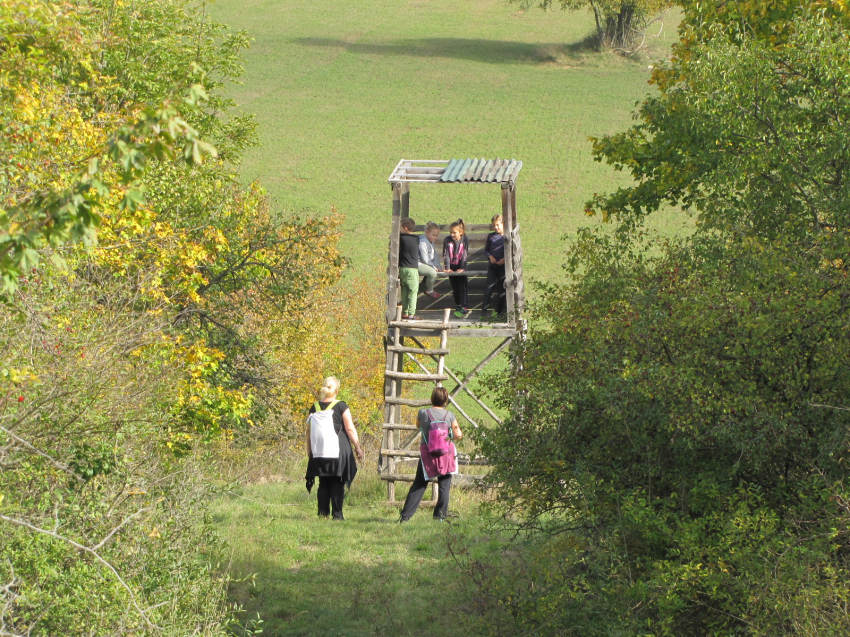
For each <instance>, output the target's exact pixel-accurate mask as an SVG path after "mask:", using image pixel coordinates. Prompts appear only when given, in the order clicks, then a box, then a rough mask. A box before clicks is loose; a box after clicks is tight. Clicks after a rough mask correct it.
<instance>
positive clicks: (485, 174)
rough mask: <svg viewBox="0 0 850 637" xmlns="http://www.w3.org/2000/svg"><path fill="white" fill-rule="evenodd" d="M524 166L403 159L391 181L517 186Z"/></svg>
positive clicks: (508, 161)
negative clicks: (510, 184)
mask: <svg viewBox="0 0 850 637" xmlns="http://www.w3.org/2000/svg"><path fill="white" fill-rule="evenodd" d="M520 170H522V162H521V161H518V160H516V159H450V160H445V159H402V160H401V161H400V162H398V165H397V166H396V167H395V170H393V172H392V174H391V175H390V177H389V179H388V181H389V182H390V183H396V182H402V181H405V182H417V183H431V184H434V183H507V182H511V183H512V182H515V181H516V178H517V176H518V175H519V171H520Z"/></svg>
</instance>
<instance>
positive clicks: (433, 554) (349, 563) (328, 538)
mask: <svg viewBox="0 0 850 637" xmlns="http://www.w3.org/2000/svg"><path fill="white" fill-rule="evenodd" d="M359 479H360V476H358V480H359ZM376 483H377V480H375V479H373V478H365V479H364V480H362V481H361V482H360V484H359V485H358V484H357V481H355V484H354V488H353V489H352V491H351V492H350V494H349V497H348V498H347V500H346V509H345V516H346V521H345V522H342V523H339V522H332V521H330V520H324V519H318V518H317V517H316V499H315V490H314V491H313V496H310V497H308V496H307V492H306V490H305V489H304V485H303V483H300V482H279V483H273V484H264V485H255V486H253V487H250V488H248V489H246V490H245V491H244V492H243V495H244V496H245V497H247V498H251V500H247V499H244V498H236V497H233V496H225V497H223V498H222V499H221V500H219V501H217V502H216V503H214V505H213V511H212V514H213V519H214V521H215V522H216V524H217V526H218V528H219V531H220V533H221V534H222V536H224V537H226V538H227V539H228V543H229V545H230V547H231V551H232V560H233V562H232V572H233V576H234V577H235V578H246V579H244V581H242V582H238V583H235V584H233V585H232V587H231V600H232V601H234V602H237V603H240V604H241V605H242V606H243V607H244V608H245V610H246V614H245V617H244V618H245V620H248V619H253V618H256V616H257V613H259V614H260V617H261V619H262V620H263V624H262V628H263V633H262V634H263V635H264V637H277V636H282V635H288V636H304V637H307V636H313V635H315V636H319V635H322V636H337V635H340V636H342V635H344V636H367V635H368V636H375V637H383V636H386V637H390V636H393V637H401V636H405V635H416V636H419V637H428V636H430V635H434V636H436V635H440V636H445V637H453V636H455V635H458V636H459V635H461V634H469V631H468V630H464V628H463V626H464V622H465V621H468V620H469V617H468V611H469V600H468V599H465V598H464V593H463V592H462V586H461V583H460V581H459V574H458V573H457V570H456V566H455V563H454V561H453V559H452V558H451V556H450V554H449V553H448V551H447V549H446V540H447V536H448V534H458V533H460V534H464V535H468V536H473V537H475V551H476V552H477V553H479V554H481V553H485V554H486V553H487V552H488V551H492V550H496V547H497V545H498V541H497V540H496V539H495V538H492V537H490V536H489V535H488V531H487V529H486V524H485V522H484V520H483V519H482V518H481V516H480V515H479V514H478V512H477V505H476V502H475V499H474V496H473V495H471V494H469V493H468V492H464V491H462V490H459V489H453V492H452V506H451V509H452V510H455V511H458V512H459V514H460V517H459V518H457V519H455V520H453V521H452V523H451V524H449V523H445V522H443V523H441V522H438V521H435V520H433V519H432V517H431V510H430V509H426V508H424V507H423V508H421V509H420V510H419V512H418V513H417V515H416V516H415V517H414V518H413V519H412V520H411V521H410V522H409V523H407V524H404V525H400V524H398V523H397V518H398V510H397V509H394V508H388V507H386V506H384V505H382V504H381V502H380V499H381V498H380V495H379V494H381V493H382V492H381V491H379V489H380V485H378V484H376ZM429 494H430V490H429ZM260 502H264V503H268V504H267V505H264V504H260ZM436 582H442V586H439V587H438V586H436V585H435V583H436Z"/></svg>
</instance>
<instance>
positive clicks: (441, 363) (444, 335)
mask: <svg viewBox="0 0 850 637" xmlns="http://www.w3.org/2000/svg"><path fill="white" fill-rule="evenodd" d="M450 313H451V308H448V307H447V308H446V309H444V310H443V323H445V324H446V325H448V323H449V314H450ZM448 339H449V331H448V330H443V331H442V332H441V333H440V349H442V350H445V349H448V348H447V347H446V344H447V343H448ZM445 366H446V357H445V355H443V354H440V357H439V360H438V361H437V375H438V376H442V375H443V368H444V367H445ZM442 386H443V382H442V381H439V382H437V387H442Z"/></svg>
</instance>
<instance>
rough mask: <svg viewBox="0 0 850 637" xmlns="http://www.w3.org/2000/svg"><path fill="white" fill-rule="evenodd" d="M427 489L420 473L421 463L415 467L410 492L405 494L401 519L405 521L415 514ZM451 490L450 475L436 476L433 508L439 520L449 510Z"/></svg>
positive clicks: (423, 477)
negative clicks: (435, 501)
mask: <svg viewBox="0 0 850 637" xmlns="http://www.w3.org/2000/svg"><path fill="white" fill-rule="evenodd" d="M427 488H428V481H427V480H425V473H424V472H423V471H422V462H421V461H420V462H419V465H418V466H417V467H416V477H415V478H413V484H412V485H410V491H408V492H407V499H406V500H405V501H404V507H402V509H401V519H402V520H403V521H405V522H406V521H407V520H409V519H410V518H412V517H413V514H414V513H416V509H418V508H419V503H420V502H422V496H423V495H425V490H426V489H427ZM451 488H452V476H451V474H449V475H446V476H437V506H436V507H434V517H435V518H436V519H441V518H444V517H446V513H448V510H449V492H450V491H451Z"/></svg>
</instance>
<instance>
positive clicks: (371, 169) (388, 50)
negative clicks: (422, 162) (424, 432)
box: [210, 0, 686, 637]
mask: <svg viewBox="0 0 850 637" xmlns="http://www.w3.org/2000/svg"><path fill="white" fill-rule="evenodd" d="M210 9H211V12H212V14H213V16H214V17H215V18H216V19H218V20H220V21H223V22H225V23H227V24H229V25H231V26H233V27H234V28H239V29H247V30H248V31H249V33H250V35H251V36H252V37H253V38H254V39H255V43H254V45H253V47H252V48H251V49H250V50H249V51H247V52H246V57H247V66H246V73H245V77H244V82H243V84H242V85H237V86H233V87H232V91H233V94H234V96H235V97H236V99H237V100H238V101H239V103H240V104H241V105H242V106H243V108H244V109H245V110H246V111H248V112H252V113H254V114H256V116H257V119H258V122H259V133H260V141H261V143H262V146H261V147H260V148H257V149H254V150H252V151H250V152H249V153H248V156H247V158H246V161H245V162H244V164H243V166H242V175H243V177H244V179H245V180H246V181H247V180H252V179H259V180H260V181H261V182H262V183H263V184H264V185H265V187H266V188H267V190H268V192H269V194H270V195H271V197H272V199H273V201H274V205H275V207H276V209H277V210H278V211H279V213H280V214H293V213H301V212H308V213H311V214H322V213H325V212H327V211H328V210H330V208H331V206H336V207H337V209H338V210H339V211H340V212H343V213H344V214H345V215H346V222H345V225H344V238H343V242H342V247H343V250H344V252H345V254H346V255H347V256H348V257H349V258H350V259H351V262H352V266H353V268H352V269H353V271H354V272H355V273H359V274H360V275H363V276H374V277H376V278H379V279H383V276H384V274H383V271H384V268H385V267H386V266H385V264H386V256H387V255H386V248H387V236H388V234H389V230H390V221H391V214H390V213H391V192H390V189H389V187H388V184H387V181H386V179H387V177H388V176H389V174H390V172H391V170H392V168H393V167H394V166H395V165H396V163H397V162H398V160H399V159H401V158H408V159H416V158H419V159H450V158H453V157H456V158H465V157H487V158H496V157H501V158H515V159H521V160H522V161H523V162H524V163H525V166H524V168H523V171H522V173H521V175H520V177H519V180H518V191H517V192H518V209H519V219H520V223H521V225H522V239H523V246H524V251H525V264H524V267H525V275H526V277H527V281H528V280H531V281H533V280H538V281H545V280H551V279H553V278H557V277H558V276H559V271H560V266H561V264H562V262H563V253H564V250H565V247H566V242H567V240H568V237H569V236H570V235H572V234H573V233H574V232H575V230H576V228H578V227H580V226H583V225H593V224H598V223H600V221H599V219H598V218H588V217H586V216H585V215H584V212H583V210H584V202H585V201H586V200H587V199H588V198H590V197H591V196H592V195H593V193H595V192H604V191H609V190H612V189H614V188H616V187H617V186H619V185H622V184H624V183H626V178H625V176H624V175H622V174H619V173H615V172H613V171H612V170H611V169H610V168H609V167H607V166H604V165H601V164H597V163H595V162H594V161H593V160H592V159H591V157H590V152H589V151H590V144H589V142H588V141H587V138H588V136H591V135H602V134H606V133H612V132H615V131H619V130H623V129H624V128H625V127H626V126H628V124H629V123H630V121H631V119H630V113H631V112H632V110H633V109H634V105H635V103H636V102H637V101H638V100H640V99H642V98H643V97H644V96H645V95H646V94H647V93H650V92H651V91H652V87H650V86H649V85H648V84H647V80H648V79H649V69H648V66H649V65H650V64H651V63H652V61H653V56H654V57H656V58H657V57H662V56H664V55H666V52H667V49H668V48H669V45H670V44H671V43H672V41H673V38H674V37H675V26H676V21H675V19H672V18H671V19H668V21H667V24H666V28H665V31H664V32H663V33H662V35H661V37H659V38H658V39H657V40H655V41H654V42H653V43H652V45H651V49H650V51H649V56H648V57H640V58H637V59H631V60H627V59H623V58H621V57H617V56H614V55H610V54H600V53H596V52H594V51H592V50H591V49H589V48H588V47H587V44H586V41H587V37H588V35H589V34H590V33H591V32H592V30H593V19H592V17H591V16H590V15H589V14H583V13H566V12H563V11H554V12H543V11H541V10H539V9H531V10H529V11H522V10H520V8H519V7H518V5H516V4H510V3H508V2H505V1H504V0H468V1H467V2H461V3H458V2H453V1H450V0H401V1H395V2H389V1H387V0H352V1H351V2H348V3H345V4H340V3H331V2H328V1H327V0H317V1H316V2H312V3H303V2H300V3H299V2H294V1H293V0H274V1H272V0H218V2H216V3H215V4H213V5H212V6H211V8H210ZM499 211H500V196H499V191H498V188H497V187H494V186H482V185H454V184H452V185H448V184H447V185H442V186H431V185H428V186H421V187H418V188H417V187H416V185H414V187H413V190H412V193H411V215H412V216H413V217H414V218H415V219H416V220H417V221H418V222H420V223H422V222H424V221H427V220H435V221H439V222H446V221H451V220H453V219H455V218H457V217H459V216H461V217H463V218H465V219H466V220H467V221H471V222H474V223H483V222H488V221H489V219H490V217H491V216H492V215H493V214H494V213H496V212H499ZM653 225H654V226H655V227H657V228H659V229H661V230H662V231H664V232H665V233H674V232H679V231H680V229H681V228H683V227H686V224H684V223H683V221H682V220H681V218H680V217H677V216H675V215H674V214H672V213H665V214H660V215H656V216H655V218H654V219H653ZM489 340H490V339H453V342H452V343H451V347H452V355H451V356H450V357H449V360H448V361H447V363H448V365H449V366H450V367H451V368H452V369H453V370H454V371H455V372H457V373H460V374H461V375H463V373H465V372H466V371H468V370H469V369H471V368H472V367H473V366H474V364H475V363H476V362H477V361H478V360H480V358H481V357H482V355H483V353H485V352H484V350H485V349H487V348H492V347H493V346H494V345H495V343H488V342H486V341H489ZM504 364H505V360H504V357H502V359H501V360H497V361H496V362H495V363H494V365H493V366H492V367H490V368H488V369H489V371H494V370H496V369H498V368H499V366H500V365H504ZM488 384H489V386H491V387H492V386H495V385H497V384H498V381H494V380H492V379H491V380H490V381H486V382H479V383H477V384H473V388H474V389H475V390H476V391H477V392H479V393H483V394H486V393H487V390H488ZM467 407H468V408H469V406H467ZM470 412H471V413H472V414H473V415H474V416H477V415H480V414H481V412H480V410H477V409H474V408H470ZM464 426H465V423H464ZM296 474H297V471H295V472H294V473H292V475H293V476H294V475H296ZM361 475H362V477H358V480H357V481H356V482H355V485H354V488H353V489H352V492H351V500H350V501H349V504H348V505H347V506H349V508H348V510H347V513H346V516H347V518H348V521H347V522H346V523H344V524H341V525H340V524H334V523H331V522H326V521H320V520H317V519H316V517H315V497H312V498H307V496H306V492H305V491H304V488H303V484H300V483H298V482H297V481H296V482H281V483H276V484H265V485H254V486H252V487H249V488H248V490H247V491H246V492H245V494H244V495H245V496H246V497H249V498H251V500H256V501H262V502H268V503H269V504H268V505H261V504H258V503H257V502H255V501H251V500H245V499H239V498H228V499H223V500H221V501H219V502H217V503H216V505H215V516H216V517H215V519H216V520H217V522H218V524H219V526H220V528H221V530H222V534H223V536H224V537H226V538H228V540H229V542H230V544H231V546H232V550H233V573H234V574H235V575H236V576H239V577H248V576H250V575H252V574H253V575H254V576H255V577H254V578H253V579H250V580H246V581H244V582H242V583H239V584H234V586H233V588H232V591H231V593H232V595H231V598H232V600H233V601H234V602H236V603H240V604H242V605H244V607H245V609H246V611H247V614H246V618H250V617H251V616H256V613H258V612H259V613H260V615H261V617H262V619H263V620H264V622H265V624H264V630H265V632H264V633H263V634H264V635H266V636H274V635H305V636H306V635H393V636H396V635H418V636H420V637H428V636H430V635H446V636H452V635H460V634H468V631H466V630H465V629H464V628H463V622H461V621H459V614H460V613H463V612H464V610H465V609H466V608H467V607H468V605H469V600H465V599H463V598H462V594H461V593H460V592H459V591H458V590H456V589H455V584H454V583H452V582H453V578H456V577H458V574H457V573H455V572H454V571H453V568H454V567H453V564H452V562H451V560H450V559H449V557H448V556H447V555H446V550H445V543H444V542H443V539H444V538H443V535H442V534H443V533H444V530H443V529H442V528H440V525H439V524H436V523H434V522H432V520H430V519H429V515H430V513H429V512H428V511H423V512H420V515H419V516H418V517H417V518H416V519H415V520H414V522H413V523H412V524H411V525H410V526H403V527H400V526H398V525H396V524H394V520H395V518H396V517H397V510H395V509H387V508H386V507H385V506H384V505H382V504H381V500H382V499H383V498H384V497H385V496H384V494H385V491H384V487H383V485H382V484H380V483H379V482H378V481H377V479H376V477H375V476H374V464H373V462H372V465H371V466H370V468H369V469H367V470H366V471H364V472H363V473H362V474H361ZM400 491H401V493H400V495H398V497H399V498H403V497H404V491H405V489H404V488H401V489H400ZM453 498H454V499H455V501H454V502H453V507H452V508H457V509H460V511H461V513H462V518H461V522H460V523H459V525H456V526H455V528H462V529H463V530H464V531H465V532H467V533H469V534H470V535H471V536H473V537H476V538H478V541H477V542H476V550H480V551H484V552H486V551H488V550H493V545H492V542H495V540H492V539H491V538H490V535H488V533H489V531H487V530H486V528H485V521H484V520H483V519H481V518H479V516H478V514H477V512H476V503H475V501H474V499H473V498H471V497H470V496H468V495H463V494H462V492H459V491H456V492H455V495H453ZM423 514H424V515H423ZM435 570H436V571H438V572H440V573H442V574H444V575H443V578H444V579H447V580H448V581H449V582H450V583H449V585H448V587H447V589H446V590H445V591H439V590H437V589H435V587H434V586H433V585H432V583H433V574H434V572H435ZM445 574H448V575H445ZM459 596H460V597H459ZM446 600H449V601H448V602H446ZM440 604H442V606H440ZM435 607H439V608H441V612H440V613H436V614H435V613H434V612H433V609H434V608H435ZM435 617H436V619H435Z"/></svg>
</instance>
